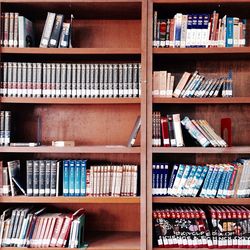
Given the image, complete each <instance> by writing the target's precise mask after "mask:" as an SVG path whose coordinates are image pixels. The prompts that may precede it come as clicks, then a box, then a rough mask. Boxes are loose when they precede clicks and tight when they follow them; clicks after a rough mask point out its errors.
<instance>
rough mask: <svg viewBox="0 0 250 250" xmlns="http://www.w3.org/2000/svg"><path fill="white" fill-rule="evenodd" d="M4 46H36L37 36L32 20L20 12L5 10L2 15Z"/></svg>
mask: <svg viewBox="0 0 250 250" xmlns="http://www.w3.org/2000/svg"><path fill="white" fill-rule="evenodd" d="M0 36H1V39H0V43H1V46H2V47H19V48H25V47H34V46H35V38H34V31H33V24H32V22H31V21H30V20H29V19H27V18H26V17H24V16H20V15H19V13H18V12H3V13H2V15H1V34H0Z"/></svg>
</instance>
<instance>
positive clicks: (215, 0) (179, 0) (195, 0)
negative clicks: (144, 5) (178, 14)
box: [153, 0, 249, 4]
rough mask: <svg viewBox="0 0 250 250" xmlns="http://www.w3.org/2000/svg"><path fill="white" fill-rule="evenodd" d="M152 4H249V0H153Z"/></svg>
mask: <svg viewBox="0 0 250 250" xmlns="http://www.w3.org/2000/svg"><path fill="white" fill-rule="evenodd" d="M153 3H162V4H164V3H165V4H168V3H170V4H226V3H231V4H232V3H233V4H241V3H249V0H204V1H202V0H153Z"/></svg>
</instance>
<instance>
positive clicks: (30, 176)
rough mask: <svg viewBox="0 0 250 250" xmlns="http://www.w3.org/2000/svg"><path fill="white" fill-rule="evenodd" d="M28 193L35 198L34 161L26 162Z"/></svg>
mask: <svg viewBox="0 0 250 250" xmlns="http://www.w3.org/2000/svg"><path fill="white" fill-rule="evenodd" d="M26 192H27V195H28V196H33V161H32V160H28V161H26Z"/></svg>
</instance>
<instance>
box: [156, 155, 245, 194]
mask: <svg viewBox="0 0 250 250" xmlns="http://www.w3.org/2000/svg"><path fill="white" fill-rule="evenodd" d="M249 165H250V161H249V159H238V160H237V161H236V162H232V163H225V164H206V165H192V164H173V165H172V164H168V163H154V164H153V167H152V176H153V177H152V187H153V189H152V194H153V196H176V197H203V198H249V197H250V171H249Z"/></svg>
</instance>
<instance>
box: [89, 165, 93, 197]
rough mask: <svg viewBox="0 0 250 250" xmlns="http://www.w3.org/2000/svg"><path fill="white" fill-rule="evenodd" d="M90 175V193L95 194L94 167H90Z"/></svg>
mask: <svg viewBox="0 0 250 250" xmlns="http://www.w3.org/2000/svg"><path fill="white" fill-rule="evenodd" d="M89 172H90V177H89V179H90V180H89V195H90V196H93V194H94V167H93V166H91V167H90V171H89Z"/></svg>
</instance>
